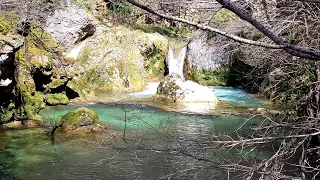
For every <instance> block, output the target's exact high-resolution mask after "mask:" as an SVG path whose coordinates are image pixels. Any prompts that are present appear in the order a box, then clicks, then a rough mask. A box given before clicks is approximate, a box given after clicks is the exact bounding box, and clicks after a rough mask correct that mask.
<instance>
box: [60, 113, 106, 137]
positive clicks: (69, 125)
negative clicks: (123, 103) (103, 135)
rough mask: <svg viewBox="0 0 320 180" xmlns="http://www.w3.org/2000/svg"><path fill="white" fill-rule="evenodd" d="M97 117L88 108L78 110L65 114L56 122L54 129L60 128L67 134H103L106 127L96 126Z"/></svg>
mask: <svg viewBox="0 0 320 180" xmlns="http://www.w3.org/2000/svg"><path fill="white" fill-rule="evenodd" d="M98 121H99V116H98V113H97V112H96V111H94V110H91V109H88V108H79V109H77V110H76V111H74V112H69V113H67V114H65V115H64V116H63V117H62V118H61V119H60V120H59V121H58V122H57V125H56V127H61V128H62V130H63V131H67V132H79V133H90V132H104V131H105V130H104V129H106V126H105V125H104V124H102V123H100V124H98Z"/></svg>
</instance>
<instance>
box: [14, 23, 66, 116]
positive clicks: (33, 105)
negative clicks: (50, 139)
mask: <svg viewBox="0 0 320 180" xmlns="http://www.w3.org/2000/svg"><path fill="white" fill-rule="evenodd" d="M26 40H27V42H26V43H25V45H24V46H23V47H22V48H21V49H20V50H19V51H17V52H16V53H15V60H14V61H15V66H16V70H15V82H16V88H17V90H18V92H17V93H18V94H19V95H20V96H21V101H22V102H20V106H19V107H16V108H17V109H16V110H15V111H14V119H17V120H23V119H31V120H38V121H41V117H40V116H39V115H38V112H39V111H40V110H41V109H43V108H44V107H45V104H46V102H47V103H48V104H50V105H57V104H67V103H68V102H69V99H68V98H67V97H66V95H65V94H61V93H57V94H50V92H51V90H55V91H57V89H59V87H60V86H65V84H66V83H67V80H68V78H63V79H60V77H61V76H60V74H59V72H58V69H57V68H56V65H55V62H54V59H53V57H52V56H53V52H56V51H57V50H58V49H57V48H58V44H57V43H55V42H54V40H53V39H52V37H51V35H50V34H48V33H47V32H44V31H43V30H42V29H40V28H32V29H31V32H30V33H29V34H28V36H27V37H26ZM62 89H63V88H62Z"/></svg>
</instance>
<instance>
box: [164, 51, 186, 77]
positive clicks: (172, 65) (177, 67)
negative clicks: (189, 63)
mask: <svg viewBox="0 0 320 180" xmlns="http://www.w3.org/2000/svg"><path fill="white" fill-rule="evenodd" d="M186 53H187V47H184V48H182V49H181V51H180V53H179V55H178V57H177V58H174V52H173V48H172V47H171V46H169V52H168V56H167V58H166V63H167V65H168V69H169V74H178V75H180V76H181V78H182V79H183V80H184V76H183V65H184V59H185V57H186Z"/></svg>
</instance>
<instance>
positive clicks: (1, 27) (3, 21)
mask: <svg viewBox="0 0 320 180" xmlns="http://www.w3.org/2000/svg"><path fill="white" fill-rule="evenodd" d="M17 22H18V17H17V15H16V14H15V13H12V12H5V13H0V34H3V35H7V34H8V33H9V32H11V31H13V29H14V28H15V26H16V24H17Z"/></svg>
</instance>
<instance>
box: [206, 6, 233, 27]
mask: <svg viewBox="0 0 320 180" xmlns="http://www.w3.org/2000/svg"><path fill="white" fill-rule="evenodd" d="M233 19H238V16H237V15H236V14H234V13H233V12H232V11H229V10H228V9H225V8H222V9H220V10H219V11H218V12H217V13H216V14H215V15H214V16H213V18H212V19H211V22H212V23H214V24H220V23H224V22H227V21H230V20H233Z"/></svg>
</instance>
